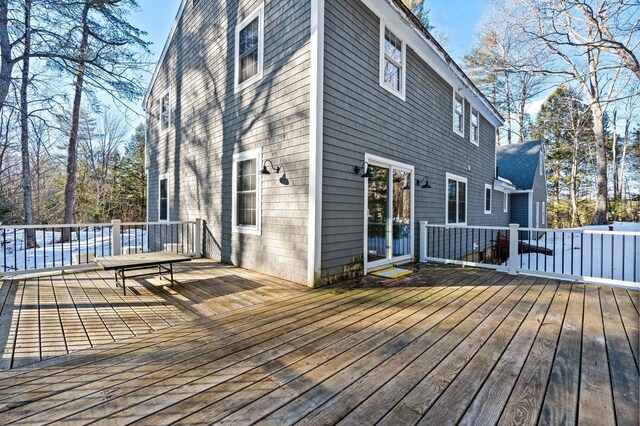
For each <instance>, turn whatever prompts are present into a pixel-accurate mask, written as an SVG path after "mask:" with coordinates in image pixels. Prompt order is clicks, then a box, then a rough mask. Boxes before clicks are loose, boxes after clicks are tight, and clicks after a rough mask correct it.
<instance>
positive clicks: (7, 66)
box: [0, 0, 14, 111]
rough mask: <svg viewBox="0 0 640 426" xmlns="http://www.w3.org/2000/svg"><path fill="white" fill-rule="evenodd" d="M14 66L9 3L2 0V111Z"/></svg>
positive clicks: (0, 106) (0, 88)
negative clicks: (10, 38)
mask: <svg viewBox="0 0 640 426" xmlns="http://www.w3.org/2000/svg"><path fill="white" fill-rule="evenodd" d="M13 65H14V62H13V59H12V58H11V41H10V40H9V1H8V0H0V111H2V108H3V107H4V103H5V101H6V100H7V95H8V94H9V88H10V87H11V74H12V73H13Z"/></svg>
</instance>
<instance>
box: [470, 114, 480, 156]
mask: <svg viewBox="0 0 640 426" xmlns="http://www.w3.org/2000/svg"><path fill="white" fill-rule="evenodd" d="M469 137H470V138H471V143H472V144H474V145H478V146H479V145H480V112H478V110H476V109H474V108H473V107H472V108H471V126H470V127H469Z"/></svg>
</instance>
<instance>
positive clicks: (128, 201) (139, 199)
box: [112, 124, 147, 222]
mask: <svg viewBox="0 0 640 426" xmlns="http://www.w3.org/2000/svg"><path fill="white" fill-rule="evenodd" d="M144 142H145V127H144V125H142V124H141V125H140V126H138V128H137V129H136V132H135V134H134V135H133V136H132V137H131V141H129V143H128V144H127V146H126V148H125V153H124V155H123V156H122V158H121V160H120V161H119V162H118V164H117V166H116V169H115V189H114V195H113V204H112V205H113V209H112V216H113V217H117V218H121V219H122V220H124V221H131V222H141V221H145V220H146V216H147V207H146V202H147V177H146V176H145V172H144V169H145V152H144Z"/></svg>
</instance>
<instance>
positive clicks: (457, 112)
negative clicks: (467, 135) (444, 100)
mask: <svg viewBox="0 0 640 426" xmlns="http://www.w3.org/2000/svg"><path fill="white" fill-rule="evenodd" d="M453 131H454V132H455V133H456V134H458V135H460V136H462V137H464V98H463V97H462V95H460V94H458V93H457V92H456V91H455V89H454V92H453Z"/></svg>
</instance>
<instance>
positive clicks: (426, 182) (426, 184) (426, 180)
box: [416, 176, 431, 189]
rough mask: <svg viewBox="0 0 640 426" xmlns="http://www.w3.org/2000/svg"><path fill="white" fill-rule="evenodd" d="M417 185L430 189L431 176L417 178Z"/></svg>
mask: <svg viewBox="0 0 640 426" xmlns="http://www.w3.org/2000/svg"><path fill="white" fill-rule="evenodd" d="M416 185H418V186H419V187H420V188H424V189H430V188H431V185H429V178H428V177H426V176H425V177H423V178H422V179H420V180H418V179H416Z"/></svg>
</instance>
